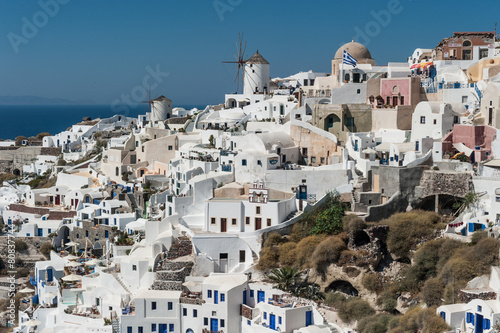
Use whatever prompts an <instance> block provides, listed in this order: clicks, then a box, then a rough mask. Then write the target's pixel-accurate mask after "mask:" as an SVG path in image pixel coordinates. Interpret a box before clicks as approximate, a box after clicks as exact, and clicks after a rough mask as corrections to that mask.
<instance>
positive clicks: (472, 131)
mask: <svg viewBox="0 0 500 333" xmlns="http://www.w3.org/2000/svg"><path fill="white" fill-rule="evenodd" d="M495 134H496V129H495V128H493V127H491V126H471V125H455V126H454V127H453V131H452V132H450V133H449V134H448V135H447V136H445V137H444V138H443V140H442V143H443V152H447V151H448V152H452V153H454V152H455V148H453V144H454V143H463V144H464V145H465V146H466V147H467V148H470V149H473V150H474V155H475V156H474V157H475V159H474V160H475V161H476V162H478V161H483V160H485V159H487V158H488V156H486V152H488V155H490V153H491V142H492V141H493V140H494V139H495ZM476 147H479V149H476Z"/></svg>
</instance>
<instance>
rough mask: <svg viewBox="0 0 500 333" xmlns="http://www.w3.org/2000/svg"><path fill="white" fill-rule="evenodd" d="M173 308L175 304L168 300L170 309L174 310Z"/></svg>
mask: <svg viewBox="0 0 500 333" xmlns="http://www.w3.org/2000/svg"><path fill="white" fill-rule="evenodd" d="M173 308H174V305H173V304H172V302H168V309H169V310H172V309H173Z"/></svg>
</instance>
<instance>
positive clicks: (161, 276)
mask: <svg viewBox="0 0 500 333" xmlns="http://www.w3.org/2000/svg"><path fill="white" fill-rule="evenodd" d="M190 273H191V268H188V267H183V268H182V269H180V270H178V271H157V272H156V281H181V282H184V279H185V278H186V276H189V274H190Z"/></svg>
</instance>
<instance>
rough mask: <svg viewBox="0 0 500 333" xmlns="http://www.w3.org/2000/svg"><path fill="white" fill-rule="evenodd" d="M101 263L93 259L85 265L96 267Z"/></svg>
mask: <svg viewBox="0 0 500 333" xmlns="http://www.w3.org/2000/svg"><path fill="white" fill-rule="evenodd" d="M100 262H101V261H100V260H97V259H91V260H89V261H87V262H86V263H85V266H95V265H97V264H99V263H100Z"/></svg>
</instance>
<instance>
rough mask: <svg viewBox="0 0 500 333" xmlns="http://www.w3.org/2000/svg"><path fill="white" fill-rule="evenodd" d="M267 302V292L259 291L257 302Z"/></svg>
mask: <svg viewBox="0 0 500 333" xmlns="http://www.w3.org/2000/svg"><path fill="white" fill-rule="evenodd" d="M260 302H266V294H265V293H264V292H263V291H260V290H259V291H257V303H260Z"/></svg>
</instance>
